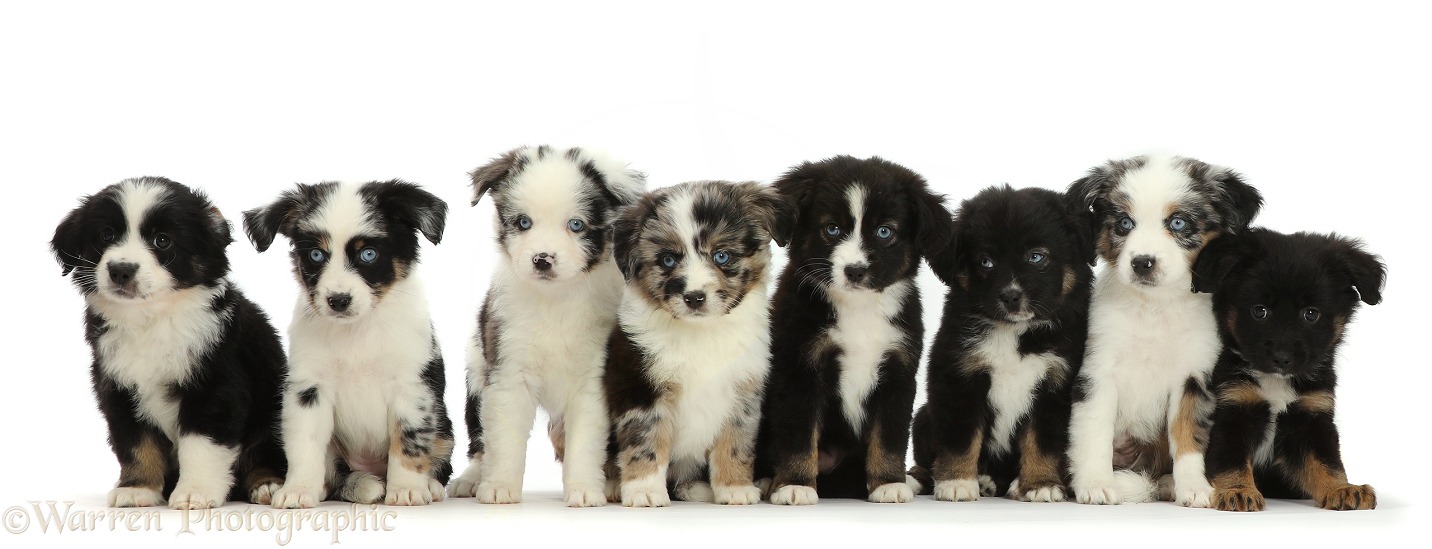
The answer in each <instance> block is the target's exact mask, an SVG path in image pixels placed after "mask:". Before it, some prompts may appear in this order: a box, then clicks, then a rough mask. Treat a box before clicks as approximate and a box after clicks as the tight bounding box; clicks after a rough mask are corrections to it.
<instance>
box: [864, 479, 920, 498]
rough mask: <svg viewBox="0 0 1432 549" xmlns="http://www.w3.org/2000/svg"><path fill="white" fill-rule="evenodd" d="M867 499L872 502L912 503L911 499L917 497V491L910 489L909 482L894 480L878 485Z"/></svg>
mask: <svg viewBox="0 0 1432 549" xmlns="http://www.w3.org/2000/svg"><path fill="white" fill-rule="evenodd" d="M867 499H869V500H870V502H871V503H910V500H912V499H915V492H914V491H913V490H911V489H910V485H909V484H906V483H903V482H892V483H890V484H883V485H880V486H877V487H876V488H875V490H872V491H871V492H870V497H869V498H867Z"/></svg>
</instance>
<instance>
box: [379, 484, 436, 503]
mask: <svg viewBox="0 0 1432 549" xmlns="http://www.w3.org/2000/svg"><path fill="white" fill-rule="evenodd" d="M433 484H436V483H433ZM433 488H434V486H433V485H432V484H429V483H428V479H427V478H421V479H417V481H416V482H402V481H394V480H393V479H392V478H389V479H388V493H387V495H386V496H385V497H384V498H383V503H384V504H387V505H396V506H400V507H409V506H414V505H427V504H429V503H432V502H433V495H434V494H433ZM436 488H437V490H438V492H439V493H441V492H442V485H437V486H436Z"/></svg>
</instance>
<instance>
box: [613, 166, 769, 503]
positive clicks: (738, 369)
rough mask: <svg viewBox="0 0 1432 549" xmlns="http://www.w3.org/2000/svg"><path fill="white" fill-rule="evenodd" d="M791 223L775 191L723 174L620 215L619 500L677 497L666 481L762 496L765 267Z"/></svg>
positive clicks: (670, 190) (693, 497)
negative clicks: (758, 474) (757, 482)
mask: <svg viewBox="0 0 1432 549" xmlns="http://www.w3.org/2000/svg"><path fill="white" fill-rule="evenodd" d="M793 221H794V213H793V212H792V211H791V208H790V207H789V206H787V205H786V203H785V201H784V200H783V199H782V198H781V197H780V195H778V194H777V193H776V192H775V191H774V190H773V189H770V188H767V187H762V186H761V185H758V184H756V183H727V182H722V181H702V182H694V183H684V184H681V185H677V186H674V187H667V188H663V189H658V190H656V191H653V192H651V193H649V194H647V195H645V196H644V197H642V199H641V200H639V201H638V202H637V203H636V204H635V205H634V206H632V207H631V208H628V209H627V210H625V211H624V212H623V213H622V214H621V216H620V217H618V218H617V222H616V226H615V228H614V233H613V238H614V241H613V242H614V244H613V254H614V256H615V259H616V262H617V266H618V267H619V268H620V269H621V272H622V275H623V276H624V277H625V278H626V288H625V291H624V292H623V294H622V299H621V305H620V309H619V312H618V317H617V318H618V326H617V328H616V329H614V330H613V331H612V336H611V342H610V347H609V350H608V357H607V359H608V363H607V369H606V372H605V374H604V376H603V384H604V385H605V388H606V395H607V405H608V407H609V408H610V410H611V417H612V419H613V420H614V422H615V450H616V452H615V455H614V456H613V457H614V459H615V461H616V463H615V467H616V468H619V470H620V477H621V483H620V488H619V493H613V494H609V495H610V496H613V499H614V500H615V499H620V500H621V502H622V505H624V506H627V507H663V506H666V505H669V504H670V502H671V500H670V496H669V495H668V492H667V482H668V481H670V482H671V483H672V484H673V485H674V487H675V492H674V493H675V496H676V498H677V499H680V500H685V501H715V502H716V503H722V504H732V505H749V504H754V503H756V502H758V501H759V500H760V496H761V492H760V490H758V489H757V488H756V487H755V486H754V485H753V484H752V474H753V470H752V467H753V465H754V464H753V461H754V458H755V446H756V434H757V429H758V428H759V422H760V413H761V395H762V389H763V387H764V386H765V383H766V374H767V372H768V371H769V369H770V358H771V346H770V344H771V332H770V315H769V304H768V303H767V300H766V283H767V281H768V278H769V277H768V275H767V265H768V264H769V263H770V261H771V250H770V241H771V240H772V239H775V241H776V243H777V244H779V245H785V243H786V242H788V241H789V239H790V233H791V224H792V222H793ZM708 460H709V461H708ZM708 469H709V479H710V482H709V484H708V482H707V481H706V479H707V478H708Z"/></svg>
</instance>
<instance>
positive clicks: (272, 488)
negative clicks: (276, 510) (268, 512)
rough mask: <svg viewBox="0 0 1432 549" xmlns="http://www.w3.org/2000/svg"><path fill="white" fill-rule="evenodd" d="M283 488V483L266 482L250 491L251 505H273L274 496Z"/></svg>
mask: <svg viewBox="0 0 1432 549" xmlns="http://www.w3.org/2000/svg"><path fill="white" fill-rule="evenodd" d="M282 487H283V483H282V482H264V483H261V484H259V485H258V486H255V487H254V489H253V490H249V503H254V504H258V505H269V504H272V503H273V494H274V492H277V491H278V489H279V488H282Z"/></svg>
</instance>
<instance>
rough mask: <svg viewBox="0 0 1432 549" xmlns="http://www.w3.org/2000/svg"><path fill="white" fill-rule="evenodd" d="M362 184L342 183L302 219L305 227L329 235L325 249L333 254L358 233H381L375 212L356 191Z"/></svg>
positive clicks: (362, 234)
mask: <svg viewBox="0 0 1432 549" xmlns="http://www.w3.org/2000/svg"><path fill="white" fill-rule="evenodd" d="M362 188H363V186H362V185H361V184H356V183H342V184H340V185H338V188H336V189H334V190H333V192H332V193H329V194H328V195H327V196H325V197H324V198H323V204H322V205H320V206H319V207H318V209H317V210H315V211H314V213H313V215H312V216H311V217H309V218H308V219H307V220H305V221H304V223H303V225H305V226H306V227H307V228H308V230H310V231H313V232H317V233H325V234H327V235H328V242H329V247H330V248H333V249H331V250H328V251H329V252H330V253H333V254H334V255H335V256H337V254H339V253H341V252H342V251H343V247H344V246H345V245H347V244H348V241H349V240H351V239H353V238H354V237H357V236H383V231H381V230H379V229H378V227H377V225H375V224H374V223H373V217H374V216H375V215H376V214H375V212H373V211H372V210H370V209H369V207H368V205H367V204H366V203H364V201H363V195H362V194H360V193H359V192H358V191H359V190H360V189H362Z"/></svg>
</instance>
